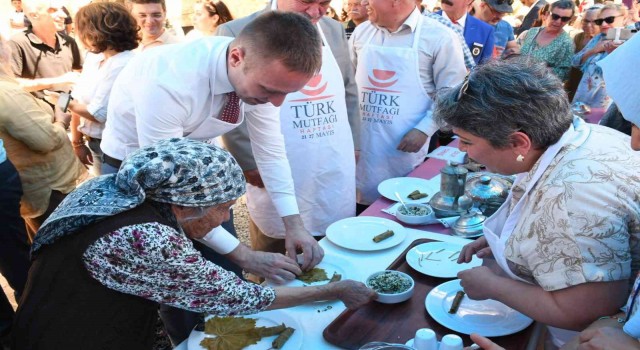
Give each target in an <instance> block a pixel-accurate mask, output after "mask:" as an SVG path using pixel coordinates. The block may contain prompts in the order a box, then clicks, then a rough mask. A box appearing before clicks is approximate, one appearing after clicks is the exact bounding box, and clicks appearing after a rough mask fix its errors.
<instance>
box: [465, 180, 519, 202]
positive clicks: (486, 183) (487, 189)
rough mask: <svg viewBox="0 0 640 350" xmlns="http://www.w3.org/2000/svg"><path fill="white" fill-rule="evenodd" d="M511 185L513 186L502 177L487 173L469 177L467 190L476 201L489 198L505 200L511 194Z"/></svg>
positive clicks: (468, 194) (483, 200)
mask: <svg viewBox="0 0 640 350" xmlns="http://www.w3.org/2000/svg"><path fill="white" fill-rule="evenodd" d="M510 187H511V186H510V185H509V184H508V183H507V182H506V181H504V180H503V179H502V178H497V177H496V178H494V177H492V176H491V175H489V174H487V173H485V174H483V175H481V176H475V177H470V178H469V179H467V184H466V186H465V190H466V191H465V192H466V194H467V196H469V197H471V199H472V200H473V201H474V202H476V201H478V202H485V201H489V200H493V201H501V202H504V201H505V200H506V199H507V196H508V195H509V188H510Z"/></svg>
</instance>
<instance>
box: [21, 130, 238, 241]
mask: <svg viewBox="0 0 640 350" xmlns="http://www.w3.org/2000/svg"><path fill="white" fill-rule="evenodd" d="M244 191H245V180H244V176H243V175H242V169H240V166H238V163H237V162H236V160H235V159H234V158H233V157H232V156H231V155H230V154H229V153H228V152H227V151H225V150H222V149H220V148H218V147H215V146H212V145H208V144H205V143H203V142H200V141H194V140H189V139H185V138H174V139H168V140H163V141H160V142H157V143H154V144H153V145H150V146H148V147H144V148H141V149H139V150H138V151H136V152H134V153H132V154H131V155H129V157H127V158H126V159H125V160H124V162H123V163H122V166H120V170H119V171H118V173H117V174H111V175H103V176H100V177H97V178H94V179H91V180H89V181H87V182H86V183H84V184H83V185H81V186H80V187H78V188H77V189H76V190H75V191H73V192H71V193H70V194H69V195H68V196H67V197H66V198H65V199H64V200H63V201H62V203H61V204H60V205H59V206H58V208H56V210H55V211H54V212H53V213H52V214H51V216H50V217H49V218H48V219H47V220H46V221H45V222H44V224H43V225H42V227H41V228H40V230H39V231H38V234H37V235H36V237H35V238H34V241H33V246H32V252H35V251H37V250H38V249H39V248H41V247H42V246H43V245H45V244H51V243H53V242H54V241H56V240H57V239H59V238H61V237H64V236H67V235H71V234H73V233H75V232H77V231H78V230H80V229H81V228H83V227H85V226H87V225H90V224H93V223H95V222H98V221H101V220H104V219H106V218H107V217H109V216H112V215H116V214H119V213H122V212H124V211H127V210H130V209H133V208H135V207H137V206H139V205H141V204H142V203H143V202H144V201H145V200H147V199H150V200H153V201H156V202H160V203H167V204H177V205H181V206H185V207H204V206H212V205H216V204H221V203H226V202H229V201H231V200H234V199H237V198H238V197H240V196H241V195H242V194H243V193H244Z"/></svg>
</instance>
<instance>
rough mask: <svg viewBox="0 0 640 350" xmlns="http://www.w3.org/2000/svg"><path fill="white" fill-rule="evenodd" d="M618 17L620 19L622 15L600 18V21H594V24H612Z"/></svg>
mask: <svg viewBox="0 0 640 350" xmlns="http://www.w3.org/2000/svg"><path fill="white" fill-rule="evenodd" d="M618 17H620V15H618V16H609V17H605V18H598V19H596V20H594V21H593V23H595V24H596V25H597V26H601V25H602V22H607V23H608V24H611V23H613V21H615V20H616V18H618Z"/></svg>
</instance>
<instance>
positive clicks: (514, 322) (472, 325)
mask: <svg viewBox="0 0 640 350" xmlns="http://www.w3.org/2000/svg"><path fill="white" fill-rule="evenodd" d="M460 290H462V287H461V286H460V280H453V281H449V282H446V283H443V284H441V285H439V286H437V287H435V288H433V289H432V290H431V292H429V294H427V298H426V300H425V307H426V309H427V312H428V313H429V315H431V317H433V319H434V320H436V322H438V323H440V324H441V325H443V326H445V327H447V328H449V329H451V330H453V331H456V332H460V333H463V334H471V333H479V334H482V335H483V336H485V337H501V336H504V335H509V334H513V333H517V332H520V331H521V330H523V329H525V328H527V327H528V326H529V325H530V324H531V323H532V322H533V320H532V319H530V318H529V317H527V316H525V315H523V314H521V313H519V312H518V311H516V310H514V309H512V308H510V307H508V306H506V305H504V304H503V303H501V302H499V301H495V300H491V299H489V300H471V299H469V297H468V296H466V295H465V297H464V298H463V299H462V302H461V303H460V307H459V308H458V311H457V312H456V313H455V314H450V313H449V309H450V308H451V304H452V303H453V299H454V298H455V296H456V293H457V292H458V291H460Z"/></svg>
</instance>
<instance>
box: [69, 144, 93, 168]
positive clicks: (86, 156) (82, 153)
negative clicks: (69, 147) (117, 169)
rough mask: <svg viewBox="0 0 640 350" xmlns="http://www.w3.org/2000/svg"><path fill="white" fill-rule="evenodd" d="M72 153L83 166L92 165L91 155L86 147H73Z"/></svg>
mask: <svg viewBox="0 0 640 350" xmlns="http://www.w3.org/2000/svg"><path fill="white" fill-rule="evenodd" d="M73 153H75V154H76V157H78V159H80V162H82V164H84V165H93V155H92V154H91V151H90V150H89V147H87V145H73Z"/></svg>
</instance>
